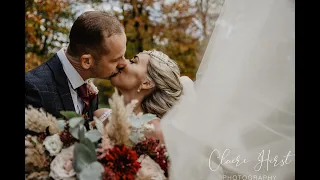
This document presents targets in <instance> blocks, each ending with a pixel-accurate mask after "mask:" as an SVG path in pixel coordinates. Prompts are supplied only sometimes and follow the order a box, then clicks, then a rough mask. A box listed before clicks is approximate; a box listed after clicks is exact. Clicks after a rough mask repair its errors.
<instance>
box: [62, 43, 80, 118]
mask: <svg viewBox="0 0 320 180" xmlns="http://www.w3.org/2000/svg"><path fill="white" fill-rule="evenodd" d="M57 55H58V57H59V59H60V61H61V64H62V67H63V70H64V72H65V73H66V75H67V78H68V84H69V89H70V93H71V97H72V101H73V105H74V109H75V110H76V112H77V113H78V114H82V110H83V107H84V102H83V101H82V99H81V98H80V97H79V96H78V93H77V91H76V89H77V88H78V87H80V86H81V85H82V84H83V83H85V81H84V80H83V79H82V77H81V76H80V74H79V73H78V72H77V71H76V69H75V68H74V67H73V66H72V65H71V63H70V62H69V60H68V59H67V56H66V54H65V48H62V49H60V50H59V51H58V52H57Z"/></svg>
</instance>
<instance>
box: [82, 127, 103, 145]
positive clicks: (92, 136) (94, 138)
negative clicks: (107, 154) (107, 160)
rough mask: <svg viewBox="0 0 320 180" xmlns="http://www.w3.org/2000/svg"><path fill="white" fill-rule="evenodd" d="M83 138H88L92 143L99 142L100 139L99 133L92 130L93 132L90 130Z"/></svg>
mask: <svg viewBox="0 0 320 180" xmlns="http://www.w3.org/2000/svg"><path fill="white" fill-rule="evenodd" d="M85 136H86V138H88V139H89V140H90V141H92V142H97V141H99V139H100V138H101V133H100V132H99V131H98V130H96V129H93V130H90V131H88V132H86V133H85Z"/></svg>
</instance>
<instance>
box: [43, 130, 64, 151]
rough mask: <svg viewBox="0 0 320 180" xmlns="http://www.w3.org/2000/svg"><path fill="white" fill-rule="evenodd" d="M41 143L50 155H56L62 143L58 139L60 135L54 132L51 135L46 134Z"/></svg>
mask: <svg viewBox="0 0 320 180" xmlns="http://www.w3.org/2000/svg"><path fill="white" fill-rule="evenodd" d="M43 145H44V146H45V148H46V150H48V151H49V153H50V156H56V155H57V154H59V152H60V150H61V148H62V146H63V143H62V141H61V140H60V136H59V135H58V134H54V135H52V136H47V137H46V138H45V139H44V141H43Z"/></svg>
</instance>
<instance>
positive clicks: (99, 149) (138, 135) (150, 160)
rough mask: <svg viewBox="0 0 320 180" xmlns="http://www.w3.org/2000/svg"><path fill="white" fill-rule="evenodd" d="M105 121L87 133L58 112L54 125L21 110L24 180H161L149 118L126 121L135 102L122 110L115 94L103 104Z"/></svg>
mask: <svg viewBox="0 0 320 180" xmlns="http://www.w3.org/2000/svg"><path fill="white" fill-rule="evenodd" d="M109 103H110V107H111V109H112V114H111V118H109V122H108V123H107V124H106V125H105V126H104V125H103V124H102V122H101V121H100V120H98V119H97V118H94V121H93V123H91V125H90V129H89V130H87V129H86V128H85V127H84V121H85V120H84V119H83V117H82V116H81V115H79V114H77V113H75V112H72V111H63V112H61V114H62V115H63V116H64V117H65V119H59V120H58V119H56V118H55V117H53V116H52V115H51V114H49V113H46V112H45V111H44V110H42V109H35V108H33V107H31V106H29V107H28V108H26V110H25V128H26V129H28V130H30V131H32V132H35V133H34V134H28V135H26V136H25V177H26V178H25V179H55V180H62V179H68V180H72V179H74V180H75V179H80V180H95V179H97V180H147V179H157V180H161V179H167V178H168V165H169V159H168V154H167V151H166V147H165V146H164V145H160V144H159V140H155V139H150V138H145V137H144V136H143V132H144V131H152V125H149V124H147V123H145V122H147V119H149V118H150V116H153V115H152V114H144V115H140V116H136V115H132V111H133V108H134V105H135V103H136V101H132V102H131V103H130V104H128V105H125V104H124V101H123V97H122V96H119V95H118V92H117V91H115V93H114V94H113V95H112V97H111V99H109Z"/></svg>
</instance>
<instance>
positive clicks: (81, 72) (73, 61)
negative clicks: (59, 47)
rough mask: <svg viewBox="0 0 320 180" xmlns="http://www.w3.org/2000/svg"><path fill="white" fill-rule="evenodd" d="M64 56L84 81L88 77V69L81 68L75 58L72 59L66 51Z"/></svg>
mask: <svg viewBox="0 0 320 180" xmlns="http://www.w3.org/2000/svg"><path fill="white" fill-rule="evenodd" d="M65 54H66V57H67V59H68V61H69V62H70V64H71V65H72V66H73V67H74V69H75V70H76V71H77V72H78V73H79V75H80V76H81V77H82V79H83V80H84V81H85V80H87V79H89V78H90V77H89V75H88V71H86V70H85V69H83V68H81V65H80V62H79V61H78V60H76V59H74V58H73V57H72V56H71V55H69V54H68V53H67V52H65Z"/></svg>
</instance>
